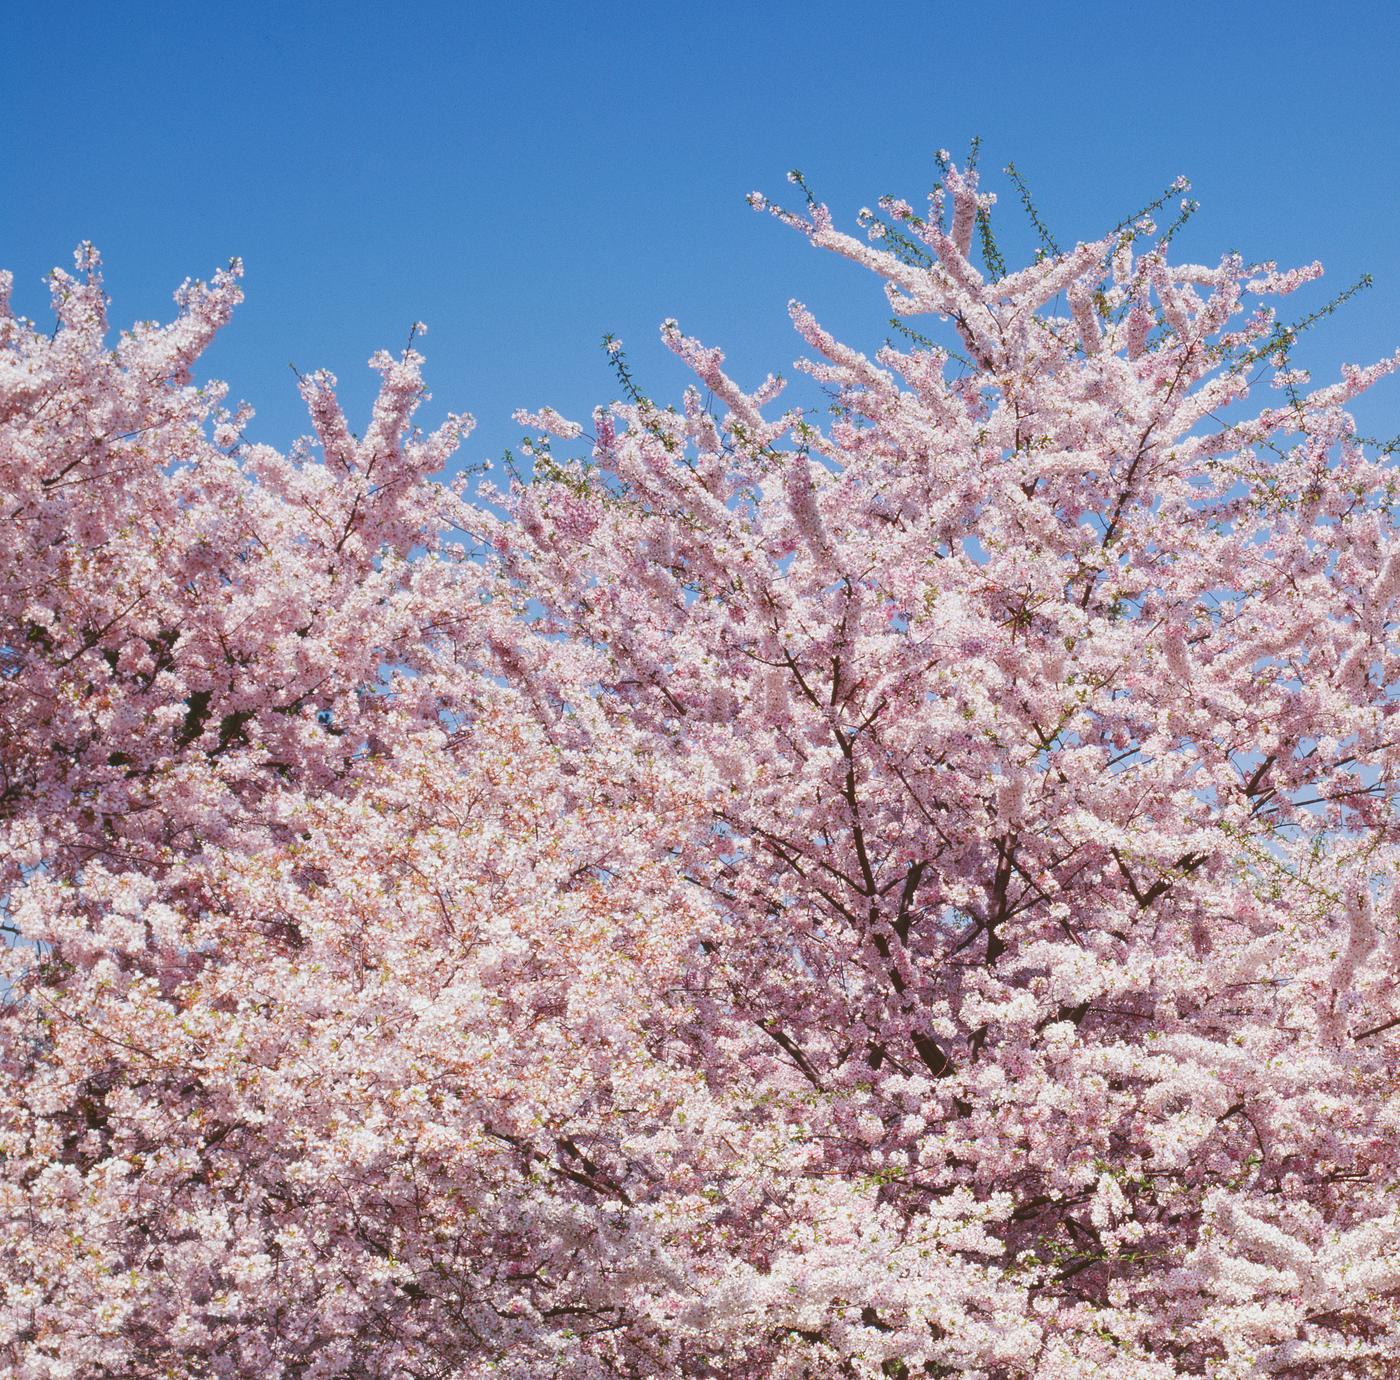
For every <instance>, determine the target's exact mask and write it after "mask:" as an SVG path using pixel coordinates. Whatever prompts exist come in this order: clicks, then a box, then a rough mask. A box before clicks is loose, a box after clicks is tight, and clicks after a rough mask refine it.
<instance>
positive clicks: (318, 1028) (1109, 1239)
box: [0, 167, 1400, 1380]
mask: <svg viewBox="0 0 1400 1380" xmlns="http://www.w3.org/2000/svg"><path fill="white" fill-rule="evenodd" d="M797 181H798V183H799V185H801V186H802V187H803V189H804V191H805V184H803V183H802V182H801V179H800V177H799V178H797ZM1184 187H1185V184H1184V183H1182V184H1179V185H1176V186H1174V187H1173V188H1172V189H1171V193H1170V197H1169V198H1165V199H1164V200H1169V201H1172V202H1174V201H1175V200H1176V199H1177V198H1179V195H1180V193H1181V192H1182V191H1183V190H1184ZM993 200H994V199H993V198H992V197H990V196H989V195H987V194H986V193H985V192H982V191H981V190H979V185H978V180H977V177H976V174H975V173H974V172H972V171H969V170H963V171H959V170H958V169H957V168H953V167H948V168H947V169H946V170H945V174H944V177H943V186H942V187H941V188H940V189H939V190H938V191H937V192H936V193H935V194H934V196H933V198H932V199H931V202H930V205H929V206H928V207H927V208H926V209H925V210H924V211H923V212H920V213H916V212H915V210H914V209H913V208H912V207H910V206H909V205H908V204H907V203H902V202H889V201H887V202H885V203H881V204H882V212H881V213H880V214H876V213H873V212H870V211H865V212H862V214H861V217H860V218H859V219H860V222H861V224H862V225H863V226H864V227H865V228H864V232H863V233H862V234H860V235H852V234H847V233H845V232H843V231H842V230H840V229H838V228H837V225H836V222H835V220H834V218H833V217H832V215H831V213H830V212H829V211H828V210H827V209H826V207H824V206H822V205H820V204H819V203H817V202H815V201H812V202H811V203H810V204H809V206H808V207H807V208H806V210H804V211H803V212H801V213H793V212H790V211H786V210H783V209H782V208H780V207H777V206H775V205H773V204H772V203H770V202H769V201H767V200H766V199H765V198H764V197H763V196H760V195H758V194H755V195H754V196H753V197H752V198H751V202H752V204H753V205H754V206H755V208H756V209H758V210H760V211H762V212H764V213H765V214H772V215H775V216H776V217H778V219H779V220H781V221H782V222H784V223H785V224H787V225H789V226H791V227H793V228H795V229H797V230H798V231H799V232H800V233H801V234H804V235H806V236H807V237H808V238H809V239H810V241H811V243H812V244H813V245H814V246H816V247H817V248H820V249H825V250H828V251H832V252H834V253H835V254H837V255H840V256H843V257H845V258H847V259H850V260H852V261H854V263H856V264H858V265H860V266H862V267H863V268H865V269H867V270H869V271H871V272H873V273H874V274H875V275H876V276H878V277H879V278H880V279H881V280H882V281H883V283H884V287H885V291H886V292H887V294H888V297H889V301H890V304H891V306H892V308H893V310H894V311H895V312H896V314H897V316H898V317H899V318H900V319H901V320H902V319H904V318H914V319H918V318H928V320H929V321H930V322H931V323H932V324H931V325H930V326H929V329H931V330H933V331H935V332H938V331H943V332H944V333H945V334H946V344H935V343H933V342H932V341H930V340H928V339H927V338H925V337H924V336H922V335H919V334H918V333H916V332H912V331H911V333H910V336H909V341H910V343H909V345H908V348H895V347H893V346H888V345H887V346H885V347H884V348H882V349H879V350H877V351H875V352H874V353H873V354H867V353H862V352H861V351H860V350H858V349H856V348H853V347H852V346H850V345H846V344H843V343H841V342H840V341H839V340H837V339H836V338H835V337H834V336H833V335H832V334H831V333H830V332H829V331H828V330H827V329H826V328H825V327H823V326H822V325H821V323H820V322H819V320H818V319H817V317H816V315H815V314H814V313H813V312H811V311H809V310H808V309H807V308H806V307H804V306H802V305H800V304H798V303H794V304H793V306H792V317H793V321H794V324H795V326H796V328H797V332H798V335H799V336H800V338H801V340H802V342H803V343H804V345H805V348H806V349H807V350H808V351H809V352H810V355H811V357H810V358H809V359H806V360H802V361H800V362H799V364H798V366H797V367H798V370H799V371H800V372H802V373H803V374H805V375H807V376H809V377H810V383H808V382H807V381H805V380H804V386H805V387H808V388H809V391H811V392H814V393H815V394H816V396H818V397H820V396H822V395H823V393H824V395H825V400H826V403H827V404H828V405H827V406H826V407H825V408H823V409H820V410H819V409H815V408H811V407H806V406H800V405H796V404H794V405H793V406H791V407H790V408H788V410H783V404H782V403H781V402H780V395H781V394H782V391H783V383H782V381H781V380H780V379H779V378H777V377H776V376H774V377H770V378H768V379H766V380H764V381H762V382H760V383H758V384H757V385H756V386H755V387H754V388H753V389H751V390H749V389H746V387H745V386H744V385H743V384H741V383H740V382H738V381H736V380H734V379H732V378H731V377H730V376H729V374H728V373H726V371H725V357H724V354H723V353H722V352H721V351H720V350H719V349H717V348H714V347H713V346H711V345H708V344H704V343H702V342H700V341H698V340H695V339H693V338H691V337H690V336H688V335H686V334H684V333H683V330H682V328H681V327H680V326H679V325H678V324H677V323H676V322H674V321H667V322H666V323H665V324H664V325H663V327H662V338H663V340H664V342H665V344H666V345H667V346H668V347H669V348H670V349H671V350H672V351H674V352H675V354H676V355H677V356H679V358H680V359H681V360H682V361H684V363H685V364H686V365H688V366H689V367H690V368H691V369H692V370H693V371H694V373H695V375H696V383H695V384H694V386H692V387H691V388H690V389H689V390H688V391H687V392H686V394H685V396H684V397H683V398H682V399H681V400H680V401H679V403H678V404H677V405H675V406H674V407H665V406H659V405H657V404H655V403H653V402H651V401H650V400H649V399H647V398H646V397H644V396H642V395H641V394H640V393H639V392H637V390H636V389H635V387H631V386H630V375H629V374H627V372H626V369H627V366H626V363H625V357H624V356H623V355H622V352H621V346H620V344H619V343H618V342H615V341H614V342H612V343H611V344H610V345H609V354H610V356H611V357H612V358H613V359H614V361H615V362H616V363H617V365H618V367H619V369H620V371H621V376H622V377H623V378H624V379H626V380H628V381H629V391H628V395H627V399H626V400H625V401H622V402H618V403H614V404H612V405H610V406H607V407H603V408H600V409H598V411H597V412H596V413H595V414H594V416H593V417H592V419H591V421H590V422H589V423H588V424H587V425H584V424H582V423H580V422H577V421H573V420H570V419H568V418H565V417H563V416H562V415H560V414H559V413H557V412H555V411H554V410H553V409H552V408H549V407H538V408H537V409H536V410H534V411H524V412H521V413H519V414H517V415H518V420H519V421H520V422H521V423H522V424H524V425H526V426H528V427H530V428H532V430H533V431H534V432H535V435H534V436H533V438H532V441H531V446H530V454H531V456H532V457H533V461H534V463H533V467H532V472H531V473H530V474H529V476H528V477H516V478H514V479H513V480H512V481H511V482H510V483H509V485H508V486H505V487H501V488H495V487H493V486H491V485H489V484H487V483H486V482H484V481H483V482H482V483H480V484H478V485H477V486H476V487H475V489H473V488H471V487H470V486H469V484H468V482H467V481H466V480H465V479H462V480H458V481H455V482H452V483H444V482H442V481H440V480H439V479H437V478H436V477H435V476H437V475H438V474H439V473H440V472H441V471H443V469H444V467H445V466H446V465H447V463H448V462H449V460H450V458H451V457H452V455H453V453H454V451H455V449H456V447H457V446H458V444H459V442H460V440H461V438H462V437H463V436H464V435H465V434H466V432H467V430H468V429H469V427H470V425H471V421H470V418H468V417H466V416H465V415H460V416H449V417H448V419H447V420H446V421H445V422H444V423H443V424H442V425H441V426H440V427H439V428H438V429H437V430H435V431H433V432H431V433H426V434H425V433H424V432H422V431H420V430H418V429H416V428H415V427H414V424H413V418H414V416H415V412H416V410H417V408H418V407H419V405H420V402H421V400H422V399H423V397H424V392H423V378H422V374H421V372H420V370H421V365H422V359H421V357H420V356H419V355H418V354H417V353H416V352H415V351H414V350H413V349H412V348H411V347H410V348H409V349H408V350H406V351H404V352H403V353H401V354H399V355H389V354H380V355H377V356H376V357H375V358H374V359H373V360H372V361H371V364H372V366H373V368H374V369H376V370H377V371H378V372H379V374H380V376H381V384H380V391H379V395H378V399H377V401H376V402H375V403H374V406H373V409H372V412H371V415H370V417H369V419H368V422H367V423H366V424H364V426H363V430H362V432H361V433H360V434H358V435H357V434H356V432H355V431H354V430H352V424H351V422H350V421H349V420H347V418H346V416H345V414H344V413H343V411H342V409H341V406H340V403H339V402H338V401H337V396H336V380H335V379H334V378H333V377H332V376H330V375H329V374H325V373H318V374H312V375H309V376H307V377H305V378H303V379H302V380H301V391H302V394H303V397H304V398H305V402H306V405H307V408H308V410H309V413H310V420H311V426H312V429H313V432H314V436H313V437H311V438H309V439H308V440H306V441H304V442H301V443H298V444H297V445H296V446H294V447H293V448H292V449H291V450H290V451H289V452H288V453H285V454H284V453H281V452H279V451H277V450H275V449H273V448H272V447H270V446H267V445H262V444H255V443H253V442H252V441H250V440H248V439H247V430H248V424H249V420H250V416H251V414H250V413H249V412H248V410H247V409H246V408H230V407H227V406H226V405H225V390H224V388H223V386H222V385H218V384H205V385H203V386H199V385H198V384H197V383H196V382H195V377H194V370H195V368H196V366H197V364H198V362H199V358H200V355H201V353H202V352H203V351H204V349H205V348H206V346H207V345H208V344H209V342H210V340H211V339H212V338H213V336H214V334H215V333H216V332H217V331H218V330H219V329H221V328H222V327H223V326H224V325H225V323H226V322H227V321H228V320H229V318H230V316H231V314H232V313H233V311H234V308H235V307H236V305H237V303H238V302H239V301H240V299H241V290H240V287H239V278H240V272H241V270H240V268H239V266H238V265H237V264H234V265H232V266H231V267H230V268H229V269H228V270H226V271H224V272H221V273H219V274H217V275H215V276H214V278H213V279H211V280H210V281H209V282H208V283H190V284H186V285H185V287H183V288H182V289H181V290H180V292H179V293H178V294H177V302H178V305H179V313H178V315H177V316H176V318H175V320H174V321H173V323H171V324H170V325H166V326H156V325H149V324H148V325H141V326H138V327H136V328H135V329H134V330H130V331H126V332H122V333H121V334H120V335H118V336H116V337H113V336H112V334H111V333H110V332H109V328H108V323H107V320H106V299H105V296H104V293H103V288H102V283H101V278H100V266H99V263H98V260H97V256H96V254H95V252H94V251H92V250H91V249H90V248H84V249H83V250H81V251H80V252H79V255H78V262H77V267H76V269H75V271H74V272H73V273H71V274H69V273H59V272H55V274H54V275H53V278H52V288H53V299H54V312H55V315H56V318H57V324H56V326H55V327H54V328H53V329H48V328H41V327H39V326H38V325H36V324H34V323H32V322H30V321H28V320H25V319H23V318H21V317H19V316H17V315H15V314H13V313H12V312H11V311H10V310H9V308H8V305H5V307H4V311H3V314H0V503H3V515H4V523H5V527H4V535H5V540H4V543H3V545H0V807H2V808H0V871H3V883H2V884H3V896H4V917H3V918H4V924H5V927H6V945H5V947H4V948H3V950H0V953H3V960H4V971H3V989H2V990H3V1006H0V1370H3V1373H4V1374H5V1375H9V1376H14V1377H16V1380H88V1378H89V1377H91V1378H92V1380H97V1378H98V1377H111V1378H112V1380H116V1378H117V1377H124V1378H126V1377H129V1378H130V1380H156V1378H157V1377H184V1376H205V1377H244V1376H257V1377H282V1378H284V1380H329V1378H330V1377H372V1378H374V1380H389V1378H390V1377H413V1378H414V1380H429V1377H432V1378H433V1380H456V1378H457V1377H460V1378H461V1380H467V1378H468V1377H470V1378H471V1380H476V1378H477V1377H483V1378H484V1377H488V1376H489V1377H506V1378H512V1380H541V1378H548V1377H560V1380H603V1378H604V1377H628V1378H630V1380H649V1378H650V1377H667V1376H678V1377H679V1376H694V1377H703V1376H708V1377H716V1380H718V1378H719V1377H732V1380H747V1378H752V1380H759V1378H760V1377H762V1378H763V1380H770V1378H771V1380H801V1378H802V1377H856V1378H864V1377H870V1378H871V1380H883V1378H884V1377H895V1378H897V1380H914V1378H915V1377H919V1376H944V1377H953V1376H956V1377H968V1380H1022V1378H1025V1380H1031V1378H1034V1380H1081V1378H1083V1377H1104V1380H1172V1377H1182V1376H1209V1377H1217V1378H1218V1380H1244V1377H1255V1376H1279V1377H1295V1378H1297V1380H1301V1378H1302V1377H1318V1380H1323V1378H1324V1377H1361V1376H1376V1377H1387V1376H1389V1377H1393V1376H1397V1375H1400V1099H1398V1098H1397V1094H1396V1088H1397V1079H1400V849H1398V848H1397V844H1400V825H1397V817H1396V813H1395V808H1394V804H1393V794H1394V785H1393V783H1394V782H1395V781H1396V780H1397V774H1400V719H1397V716H1396V714H1395V706H1396V703H1397V701H1396V697H1395V694H1394V691H1393V686H1394V685H1395V684H1396V683H1397V677H1398V676H1400V643H1398V641H1397V631H1398V630H1400V613H1398V612H1397V611H1396V609H1395V607H1394V606H1395V602H1396V600H1397V599H1398V598H1400V540H1397V528H1396V511H1395V502H1396V483H1397V481H1396V470H1395V467H1394V465H1393V464H1392V463H1391V461H1390V459H1389V455H1388V452H1386V451H1385V450H1384V449H1383V448H1380V447H1377V446H1375V445H1372V444H1371V443H1369V442H1367V441H1366V440H1364V439H1363V438H1361V437H1360V436H1358V434H1357V429H1356V427H1355V425H1354V423H1353V421H1352V419H1351V417H1350V415H1349V413H1348V412H1347V410H1346V408H1347V406H1348V404H1349V402H1350V400H1351V399H1353V398H1354V397H1355V396H1356V395H1357V394H1359V393H1360V392H1361V391H1362V390H1364V389H1365V388H1367V387H1369V386H1370V385H1371V384H1372V383H1374V382H1375V381H1376V380H1378V379H1379V378H1381V377H1382V376H1383V375H1385V374H1387V373H1389V372H1391V371H1392V370H1394V369H1395V368H1396V367H1397V364H1400V356H1397V357H1395V358H1391V359H1389V360H1386V361H1384V362H1383V363H1381V364H1379V365H1368V366H1365V367H1348V368H1346V369H1344V370H1343V371H1342V376H1341V380H1340V382H1333V383H1324V384H1322V385H1321V386H1317V387H1314V386H1313V385H1312V384H1310V383H1309V382H1308V378H1307V375H1306V374H1305V373H1303V372H1302V371H1300V370H1295V369H1293V368H1292V367H1291V366H1290V365H1289V362H1288V358H1287V356H1288V352H1289V349H1290V348H1291V345H1292V343H1293V332H1292V331H1291V330H1290V328H1288V327H1287V326H1285V325H1284V323H1283V322H1282V321H1281V319H1280V318H1279V317H1278V316H1276V314H1275V309H1274V307H1273V306H1272V305H1271V301H1272V298H1273V297H1274V296H1277V295H1282V294H1286V293H1291V292H1293V291H1294V290H1295V289H1300V288H1303V287H1304V286H1305V285H1306V284H1308V283H1309V282H1310V281H1311V280H1312V279H1314V278H1316V277H1317V276H1318V275H1319V273H1320V272H1321V269H1320V267H1319V266H1318V265H1316V264H1312V265H1307V266H1303V267H1300V268H1295V269H1291V270H1280V269H1279V268H1278V267H1277V266H1276V265H1274V264H1247V263H1245V262H1244V261H1243V260H1242V259H1240V258H1239V257H1237V256H1233V255H1232V256H1227V257H1225V258H1224V259H1222V260H1221V261H1220V262H1219V263H1218V264H1214V265H1211V264H1193V263H1185V262H1178V261H1176V259H1175V257H1174V256H1173V255H1172V254H1169V252H1168V247H1169V246H1168V241H1169V240H1170V239H1171V235H1170V233H1167V234H1165V235H1161V234H1159V233H1158V232H1157V231H1156V229H1155V228H1154V227H1153V226H1152V225H1151V222H1150V220H1147V219H1145V218H1139V220H1138V221H1136V222H1130V223H1127V224H1126V225H1125V227H1124V228H1122V229H1120V230H1118V231H1115V232H1113V233H1111V234H1110V235H1108V236H1107V237H1105V238H1103V239H1100V240H1096V241H1094V242H1092V243H1085V244H1079V245H1077V246H1075V247H1074V248H1072V249H1069V250H1068V251H1067V252H1063V253H1061V252H1058V251H1057V250H1054V249H1053V248H1050V249H1047V250H1046V251H1045V252H1043V253H1042V254H1041V255H1040V256H1038V258H1037V260H1036V261H1035V262H1034V263H1032V264H1031V265H1030V266H1029V267H1025V268H1022V269H1020V270H1018V271H1011V270H1009V269H1007V268H1006V267H1005V266H1004V265H1002V264H1001V263H1000V256H999V254H997V253H996V251H995V247H994V243H993V242H992V241H991V240H990V228H989V227H990V214H991V208H992V205H993ZM945 203H946V204H945ZM979 247H980V249H981V258H980V260H979V259H978V251H979ZM979 264H980V266H979ZM8 287H9V282H8V279H5V280H4V281H3V282H2V283H0V289H3V300H4V303H6V304H7V303H8ZM551 437H552V438H553V439H552V440H551Z"/></svg>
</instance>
